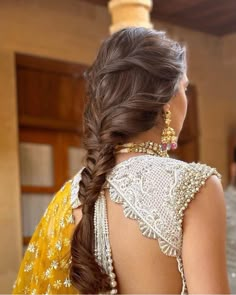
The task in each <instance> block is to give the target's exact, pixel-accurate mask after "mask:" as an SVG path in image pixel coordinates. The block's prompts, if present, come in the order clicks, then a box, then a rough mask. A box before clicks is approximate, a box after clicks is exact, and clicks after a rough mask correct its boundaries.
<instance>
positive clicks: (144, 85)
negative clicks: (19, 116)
mask: <svg viewBox="0 0 236 295" xmlns="http://www.w3.org/2000/svg"><path fill="white" fill-rule="evenodd" d="M185 70H186V61H185V48H184V47H182V46H180V44H178V43H177V42H175V41H173V40H170V39H168V38H167V37H166V35H165V33H164V32H159V31H156V30H153V29H146V28H142V27H138V28H137V27H136V28H135V27H130V28H126V29H122V30H120V31H118V32H116V33H114V34H113V35H111V36H110V37H108V38H107V39H106V40H105V41H104V42H103V43H102V45H101V47H100V50H99V52H98V55H97V58H96V60H95V61H94V63H93V65H92V66H91V67H90V68H89V70H88V71H87V72H86V80H87V87H88V95H87V98H88V101H87V106H86V109H85V112H84V117H83V123H84V146H85V148H86V150H87V156H86V165H85V168H84V169H83V171H82V174H81V176H82V179H81V181H80V189H79V194H78V197H79V199H80V201H81V202H82V204H83V209H82V211H83V217H82V219H81V221H80V223H79V224H78V225H77V227H76V229H75V232H74V234H73V238H72V245H71V255H72V264H71V269H70V277H71V280H72V283H73V285H74V286H75V287H76V288H77V289H78V290H79V291H80V293H84V294H88V293H91V294H95V293H99V292H107V291H109V290H111V288H110V285H109V276H108V275H107V274H106V272H105V270H104V269H103V268H102V267H101V266H99V264H98V263H97V262H96V260H95V257H94V220H93V218H94V213H93V209H94V204H95V202H96V200H97V198H98V195H99V193H100V190H101V188H102V186H103V185H104V183H105V180H106V175H107V173H109V172H110V171H111V169H112V168H113V167H114V165H115V156H114V147H115V145H116V144H118V143H125V142H127V141H128V140H129V138H130V137H132V136H135V135H137V134H138V133H140V132H144V131H147V130H149V129H151V128H152V127H153V126H154V125H155V124H156V119H157V118H159V114H160V113H161V111H162V107H163V105H164V104H166V103H167V102H168V101H169V100H170V99H171V98H172V96H173V95H174V94H175V92H176V91H177V90H178V84H179V81H180V79H181V78H182V75H183V74H184V72H185Z"/></svg>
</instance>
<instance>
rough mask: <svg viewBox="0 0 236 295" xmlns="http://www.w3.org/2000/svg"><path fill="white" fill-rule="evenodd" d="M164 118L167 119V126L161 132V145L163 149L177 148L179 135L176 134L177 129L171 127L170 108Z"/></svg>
mask: <svg viewBox="0 0 236 295" xmlns="http://www.w3.org/2000/svg"><path fill="white" fill-rule="evenodd" d="M163 118H164V121H165V124H166V126H165V128H164V129H163V131H162V134H161V147H162V150H163V151H165V150H175V149H176V148H177V137H176V134H175V130H174V129H173V128H172V127H170V122H171V111H170V110H168V111H166V112H164V114H163Z"/></svg>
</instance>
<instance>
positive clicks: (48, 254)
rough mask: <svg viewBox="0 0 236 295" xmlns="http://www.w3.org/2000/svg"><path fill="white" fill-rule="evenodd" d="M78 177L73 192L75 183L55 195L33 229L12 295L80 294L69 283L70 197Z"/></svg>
mask: <svg viewBox="0 0 236 295" xmlns="http://www.w3.org/2000/svg"><path fill="white" fill-rule="evenodd" d="M77 176H78V174H77ZM77 176H75V177H74V179H75V180H76V182H77V183H75V186H74V188H73V181H74V180H73V181H72V180H70V181H68V182H66V183H65V185H64V186H63V187H62V189H61V190H60V191H58V192H57V193H56V195H55V196H54V198H53V199H52V201H51V203H50V204H49V206H48V208H47V210H46V212H45V213H44V216H43V217H42V219H41V220H40V222H39V224H38V226H37V227H36V229H35V232H34V234H33V236H32V238H31V240H30V243H29V245H28V248H27V250H26V253H25V255H24V258H23V260H22V263H21V266H20V269H19V273H18V276H17V279H16V282H15V284H14V286H13V294H79V292H78V290H77V289H75V288H74V287H73V286H72V284H71V281H70V279H69V267H70V263H71V257H70V245H71V237H72V234H73V230H74V228H75V224H74V218H73V215H72V202H71V193H72V192H73V193H74V194H75V193H76V194H77V192H78V182H79V179H78V177H77ZM77 199H78V198H77ZM77 202H78V200H77Z"/></svg>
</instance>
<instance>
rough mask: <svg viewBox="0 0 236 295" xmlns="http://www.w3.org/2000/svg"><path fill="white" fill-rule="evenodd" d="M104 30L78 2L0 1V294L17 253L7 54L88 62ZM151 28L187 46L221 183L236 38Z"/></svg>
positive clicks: (96, 10)
mask: <svg viewBox="0 0 236 295" xmlns="http://www.w3.org/2000/svg"><path fill="white" fill-rule="evenodd" d="M109 24H110V17H109V15H108V12H107V10H106V8H105V7H97V6H92V5H89V4H87V3H86V2H82V1H79V0H70V1H68V0H50V1H48V0H38V1H30V0H25V1H22V0H10V1H7V0H4V1H1V2H0V65H1V66H0V119H1V124H0V136H1V137H0V138H1V142H0V160H1V161H0V162H1V163H2V166H1V167H2V169H1V170H0V180H1V187H0V204H1V206H0V214H1V215H0V216H1V217H0V232H1V237H2V241H1V244H0V261H1V263H0V293H9V292H10V291H11V286H12V283H13V281H14V279H15V276H16V273H17V270H18V266H19V262H20V259H21V250H22V249H21V220H20V194H19V173H18V171H19V167H18V166H19V161H18V138H17V116H16V113H17V112H16V108H17V107H16V106H17V98H16V92H15V88H16V81H15V72H14V67H15V63H14V53H15V52H21V53H27V54H33V55H40V56H45V57H50V58H56V59H62V60H67V61H74V62H82V63H90V62H91V61H92V59H93V58H94V56H95V53H96V50H97V48H98V47H99V44H100V41H101V39H102V38H104V36H106V35H107V34H108V27H109ZM155 27H156V28H160V29H164V30H167V31H168V32H169V33H170V35H171V36H173V37H176V38H178V39H180V40H184V41H185V42H186V43H187V44H188V48H189V76H190V79H191V80H192V82H193V83H194V84H196V86H197V89H198V95H199V105H198V108H199V116H200V127H201V138H200V142H201V145H200V147H201V156H200V157H201V162H205V163H207V164H209V165H212V166H214V167H216V168H218V170H219V171H220V172H221V173H222V174H223V176H224V182H225V181H226V171H227V149H226V148H227V147H226V135H227V132H228V128H229V126H230V125H231V124H234V125H236V118H235V112H234V111H233V107H234V108H235V105H236V103H235V100H234V89H233V86H234V81H233V77H231V76H233V75H234V73H235V69H236V67H235V65H236V60H235V59H232V60H233V63H234V66H231V59H230V60H229V59H228V54H229V55H230V56H233V54H234V52H233V51H234V50H232V47H233V48H235V46H236V38H232V39H230V38H224V39H219V38H216V37H213V36H210V35H207V34H202V33H197V32H193V31H190V30H186V29H182V28H178V27H175V26H171V25H168V24H164V23H159V22H155ZM229 74H230V75H231V76H230V77H228V76H229ZM226 77H227V79H230V81H228V82H227V83H225V78H226ZM226 114H227V116H225V115H226Z"/></svg>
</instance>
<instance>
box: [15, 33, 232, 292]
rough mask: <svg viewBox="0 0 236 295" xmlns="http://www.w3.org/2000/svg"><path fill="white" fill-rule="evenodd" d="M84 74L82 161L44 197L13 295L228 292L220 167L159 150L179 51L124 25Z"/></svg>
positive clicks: (171, 115)
mask: <svg viewBox="0 0 236 295" xmlns="http://www.w3.org/2000/svg"><path fill="white" fill-rule="evenodd" d="M86 79H87V84H88V102H87V107H86V110H85V113H84V146H85V148H86V150H87V156H86V164H85V167H84V168H83V169H81V170H80V171H79V172H78V174H77V175H76V176H75V177H74V178H73V179H72V180H70V181H68V182H67V183H66V184H65V185H64V187H63V188H62V189H61V190H60V191H59V192H58V193H57V194H56V196H55V197H54V199H53V200H52V202H51V204H50V205H49V207H48V209H47V211H46V212H45V214H44V217H43V218H42V220H41V222H40V223H39V225H38V227H37V229H36V231H35V233H34V236H33V237H32V240H31V242H30V244H29V247H28V250H27V251H26V254H25V257H24V260H23V262H22V265H21V268H20V272H19V275H18V278H17V281H16V283H15V286H14V291H13V293H26V294H29V293H30V294H31V293H38V294H42V293H43V294H50V293H51V294H57V293H58V294H59V293H60V294H65V293H85V294H88V293H92V294H97V293H111V294H115V293H124V294H127V293H130V294H135V293H139V294H144V293H145V294H146V293H149V294H157V293H172V294H176V293H181V294H184V293H187V292H190V293H229V287H228V280H227V271H226V259H225V203H224V196H223V190H222V186H221V182H220V177H221V176H220V174H219V173H218V172H217V171H216V169H215V168H211V167H209V166H207V165H204V164H200V163H190V164H188V163H186V162H183V161H180V160H176V159H172V158H170V157H169V155H168V151H169V150H170V149H175V148H176V147H177V140H178V136H179V133H180V131H181V129H182V125H183V122H184V119H185V115H186V111H187V104H188V102H187V98H186V95H185V91H186V88H187V85H188V78H187V73H186V59H185V48H183V47H181V46H180V45H179V44H178V43H176V42H174V41H172V40H170V39H168V38H167V37H166V36H165V34H164V33H163V32H158V31H155V30H151V29H145V28H127V29H123V30H121V31H119V32H117V33H115V34H113V35H112V36H110V37H109V38H107V39H106V40H105V41H104V42H103V44H102V46H101V48H100V50H99V53H98V56H97V58H96V60H95V62H94V64H93V65H92V66H91V68H90V69H89V71H88V72H87V75H86ZM196 196H197V198H196ZM193 199H195V200H194V202H192V200H193ZM108 226H109V227H108Z"/></svg>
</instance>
